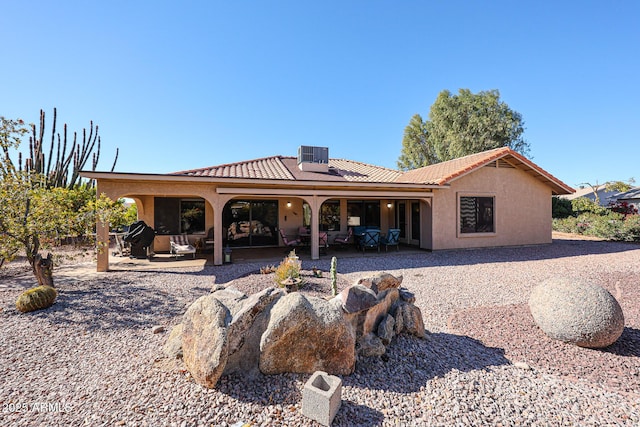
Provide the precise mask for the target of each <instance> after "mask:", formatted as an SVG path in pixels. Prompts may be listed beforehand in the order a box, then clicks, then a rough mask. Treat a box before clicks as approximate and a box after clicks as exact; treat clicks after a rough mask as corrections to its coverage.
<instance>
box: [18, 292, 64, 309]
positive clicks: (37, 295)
mask: <svg viewBox="0 0 640 427" xmlns="http://www.w3.org/2000/svg"><path fill="white" fill-rule="evenodd" d="M57 296H58V292H57V291H56V290H55V289H54V288H52V287H51V286H36V287H35V288H31V289H28V290H26V291H24V292H23V293H22V294H21V295H20V296H19V297H18V300H17V301H16V308H17V309H18V310H19V311H21V312H22V313H26V312H29V311H35V310H40V309H43V308H47V307H51V306H52V305H53V302H54V301H55V300H56V297H57Z"/></svg>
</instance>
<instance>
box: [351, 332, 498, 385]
mask: <svg viewBox="0 0 640 427" xmlns="http://www.w3.org/2000/svg"><path fill="white" fill-rule="evenodd" d="M510 363H511V362H509V360H507V359H506V358H505V357H504V351H503V350H502V349H499V348H491V347H486V346H484V345H483V344H482V343H481V342H480V341H478V340H475V339H473V338H470V337H467V336H461V335H453V334H447V333H434V334H427V336H426V338H425V339H419V338H415V337H412V336H407V335H401V336H399V337H397V338H396V339H395V340H394V342H393V343H392V344H391V345H390V346H389V347H388V349H387V353H386V355H385V356H383V357H372V358H368V359H367V360H364V361H361V362H359V363H358V364H357V365H356V372H355V373H354V374H353V375H351V376H348V377H345V378H344V379H343V383H344V385H348V386H351V387H357V388H367V389H375V390H382V391H390V392H396V393H412V392H416V391H419V390H420V387H422V386H424V385H425V384H426V383H427V382H428V381H429V380H432V379H433V378H435V377H443V376H444V375H446V374H447V373H449V372H451V371H454V370H457V371H462V372H468V371H473V370H478V369H486V368H488V367H490V366H497V365H508V364H510Z"/></svg>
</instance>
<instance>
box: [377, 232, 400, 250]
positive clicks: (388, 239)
mask: <svg viewBox="0 0 640 427" xmlns="http://www.w3.org/2000/svg"><path fill="white" fill-rule="evenodd" d="M380 244H381V245H384V250H385V252H388V250H389V246H395V247H396V250H397V251H399V250H400V229H399V228H390V229H389V232H388V233H387V235H386V236H383V237H381V238H380Z"/></svg>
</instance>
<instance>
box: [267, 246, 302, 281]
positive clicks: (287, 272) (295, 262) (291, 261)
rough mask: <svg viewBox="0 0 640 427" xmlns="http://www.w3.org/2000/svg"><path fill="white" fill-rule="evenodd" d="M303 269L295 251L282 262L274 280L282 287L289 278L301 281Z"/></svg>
mask: <svg viewBox="0 0 640 427" xmlns="http://www.w3.org/2000/svg"><path fill="white" fill-rule="evenodd" d="M301 267H302V266H301V263H300V260H299V259H298V256H297V255H296V251H295V250H293V251H291V252H290V253H289V255H287V256H286V257H285V258H284V259H283V260H282V262H281V263H280V265H278V268H276V271H275V274H274V277H273V280H274V281H275V282H276V284H277V285H278V286H282V285H281V283H282V282H283V281H285V280H286V279H288V278H289V277H291V278H293V279H299V278H300V269H301Z"/></svg>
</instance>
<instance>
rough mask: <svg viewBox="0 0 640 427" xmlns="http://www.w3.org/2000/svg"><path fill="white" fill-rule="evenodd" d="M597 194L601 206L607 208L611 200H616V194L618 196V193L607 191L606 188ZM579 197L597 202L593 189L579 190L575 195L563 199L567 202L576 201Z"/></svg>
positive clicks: (583, 188) (584, 188)
mask: <svg viewBox="0 0 640 427" xmlns="http://www.w3.org/2000/svg"><path fill="white" fill-rule="evenodd" d="M597 193H598V198H599V199H600V205H601V206H606V205H607V204H608V203H609V202H610V201H611V200H613V199H615V196H616V194H618V193H617V192H616V191H607V190H606V189H605V188H604V187H602V188H600V189H599V190H598V191H597ZM578 197H585V198H587V199H589V200H591V201H594V202H595V200H596V196H595V195H594V194H593V189H592V188H591V187H582V188H578V189H577V190H576V192H575V193H573V194H568V195H565V196H563V198H565V199H567V200H574V199H577V198H578Z"/></svg>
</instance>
